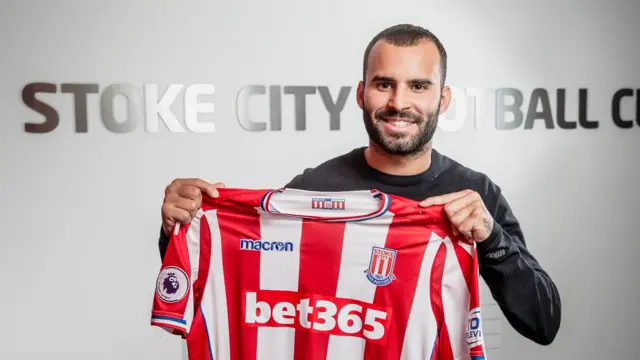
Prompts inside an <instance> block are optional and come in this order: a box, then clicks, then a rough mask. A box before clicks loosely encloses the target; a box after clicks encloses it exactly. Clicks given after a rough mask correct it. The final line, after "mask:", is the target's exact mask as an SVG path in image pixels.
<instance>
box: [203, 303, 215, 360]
mask: <svg viewBox="0 0 640 360" xmlns="http://www.w3.org/2000/svg"><path fill="white" fill-rule="evenodd" d="M200 316H202V321H203V322H204V331H205V332H206V333H207V347H208V348H209V355H210V356H211V360H215V358H214V357H213V350H211V339H210V338H209V326H207V319H206V318H205V317H204V311H202V304H200Z"/></svg>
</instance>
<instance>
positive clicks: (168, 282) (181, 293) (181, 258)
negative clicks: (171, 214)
mask: <svg viewBox="0 0 640 360" xmlns="http://www.w3.org/2000/svg"><path fill="white" fill-rule="evenodd" d="M194 226H198V224H197V221H196V222H195V223H194V222H193V221H192V222H191V223H190V224H186V225H180V224H176V226H175V228H174V231H173V233H172V234H171V236H170V238H169V239H168V241H167V246H166V252H165V253H164V254H163V261H162V266H161V268H160V271H159V274H158V277H157V280H156V290H155V294H154V299H153V307H152V311H151V325H152V326H158V327H160V328H162V329H164V330H166V331H168V332H170V333H172V334H175V335H180V336H182V337H184V338H186V336H187V335H188V333H189V330H190V327H191V323H192V321H193V318H194V309H195V307H196V305H195V304H196V302H197V299H196V296H195V295H194V293H195V291H194V283H195V282H196V280H197V274H198V261H199V257H200V254H199V252H200V249H199V239H198V238H194V237H193V236H189V229H190V228H192V227H194Z"/></svg>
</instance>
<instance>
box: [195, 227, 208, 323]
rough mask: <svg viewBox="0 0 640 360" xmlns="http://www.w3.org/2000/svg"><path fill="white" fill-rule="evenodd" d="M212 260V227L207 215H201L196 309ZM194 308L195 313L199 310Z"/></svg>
mask: <svg viewBox="0 0 640 360" xmlns="http://www.w3.org/2000/svg"><path fill="white" fill-rule="evenodd" d="M210 262H211V228H210V227H209V221H208V220H207V217H206V216H204V215H203V216H201V217H200V260H199V262H198V264H199V265H198V266H199V268H198V278H197V279H196V281H195V283H194V284H193V293H194V294H193V296H194V299H193V300H194V303H193V306H194V309H196V310H197V309H198V308H199V307H200V301H202V292H203V291H204V288H205V287H206V286H207V280H208V278H209V265H210ZM196 310H194V313H196V312H197V311H196Z"/></svg>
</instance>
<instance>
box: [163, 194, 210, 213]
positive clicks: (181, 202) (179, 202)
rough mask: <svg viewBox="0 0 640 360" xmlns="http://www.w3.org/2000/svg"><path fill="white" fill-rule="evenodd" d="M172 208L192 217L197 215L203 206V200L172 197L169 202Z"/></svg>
mask: <svg viewBox="0 0 640 360" xmlns="http://www.w3.org/2000/svg"><path fill="white" fill-rule="evenodd" d="M167 202H168V203H169V204H170V205H171V206H172V207H175V208H178V209H180V210H184V211H186V212H188V213H189V214H190V215H191V216H192V217H193V216H195V215H196V212H198V209H199V208H200V206H201V205H202V200H201V199H189V198H184V197H178V196H175V195H174V196H171V198H169V199H168V201H167Z"/></svg>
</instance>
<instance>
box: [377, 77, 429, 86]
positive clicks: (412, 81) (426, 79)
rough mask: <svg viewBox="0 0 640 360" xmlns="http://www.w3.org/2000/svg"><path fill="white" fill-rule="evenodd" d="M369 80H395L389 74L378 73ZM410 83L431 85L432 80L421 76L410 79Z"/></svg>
mask: <svg viewBox="0 0 640 360" xmlns="http://www.w3.org/2000/svg"><path fill="white" fill-rule="evenodd" d="M371 81H383V82H395V80H393V78H391V77H389V76H379V75H376V76H374V77H373V79H371ZM410 83H412V84H420V85H432V84H433V81H431V79H429V78H423V79H413V80H411V81H410Z"/></svg>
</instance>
